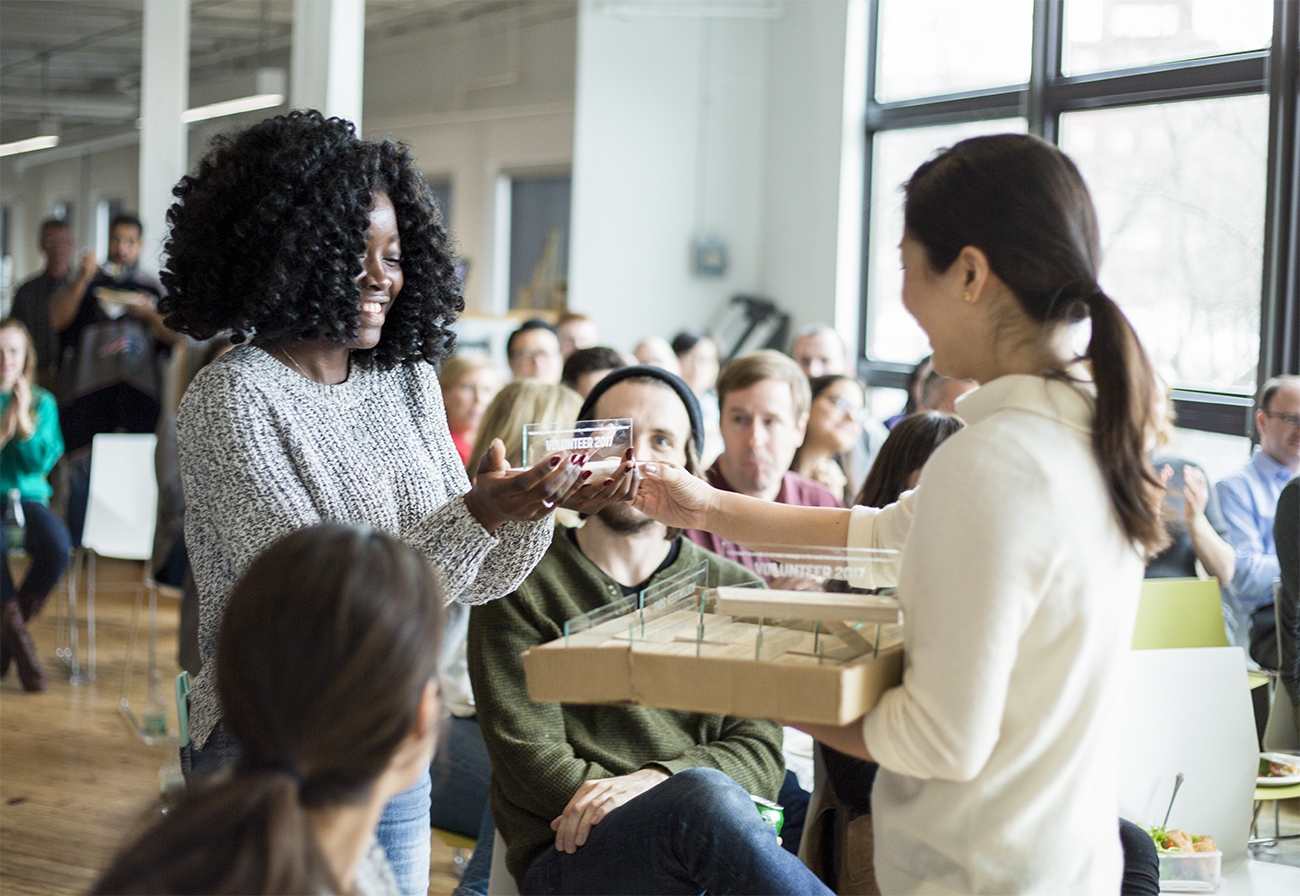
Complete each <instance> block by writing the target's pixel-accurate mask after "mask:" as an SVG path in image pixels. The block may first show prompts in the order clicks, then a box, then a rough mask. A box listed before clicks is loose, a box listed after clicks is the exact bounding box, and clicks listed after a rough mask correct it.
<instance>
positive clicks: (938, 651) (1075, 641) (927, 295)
mask: <svg viewBox="0 0 1300 896" xmlns="http://www.w3.org/2000/svg"><path fill="white" fill-rule="evenodd" d="M905 190H906V200H905V205H904V232H903V240H902V245H901V247H900V248H901V252H902V259H903V304H904V306H905V307H906V308H907V310H908V311H909V312H910V313H911V314H912V315H913V316H914V317H915V318H916V320H917V322H918V323H920V325H921V327H922V328H923V329H924V330H925V331H926V333H927V334H928V335H929V337H930V343H931V345H932V346H933V349H934V369H935V371H936V372H937V373H939V374H941V375H943V376H949V377H955V378H960V379H973V380H975V381H977V382H979V383H980V384H981V385H980V388H979V389H977V390H976V391H974V392H971V393H969V394H968V395H966V396H964V397H963V398H962V399H961V400H960V401H959V402H958V405H957V413H958V414H960V415H961V417H962V418H963V419H964V420H965V421H966V423H967V426H966V428H965V429H963V430H962V431H961V432H959V433H956V434H955V435H953V436H952V437H951V438H949V439H948V440H947V441H946V442H944V444H943V445H941V446H940V447H939V448H938V450H936V451H935V452H934V454H933V455H932V456H931V458H930V460H929V462H928V463H927V464H926V466H925V468H924V470H923V471H922V473H921V477H920V481H919V482H918V484H917V487H916V489H915V490H913V491H910V492H907V493H905V494H904V495H903V496H902V498H900V499H899V501H898V502H897V503H895V504H892V505H890V506H888V507H885V508H881V509H876V508H866V507H855V508H852V509H851V510H835V509H826V508H805V507H790V506H786V505H779V504H768V503H764V502H759V501H754V500H752V499H748V498H745V497H744V496H742V495H736V494H728V493H721V492H717V491H715V490H713V489H710V488H709V487H708V486H707V485H705V484H703V483H701V482H699V481H698V480H695V479H693V478H692V477H689V476H686V475H683V473H682V471H681V470H679V469H677V468H675V467H673V466H671V465H669V464H662V463H654V464H646V465H645V466H644V467H643V468H642V472H643V474H644V476H645V479H644V480H643V482H642V485H641V490H640V492H639V493H638V495H637V497H636V500H635V504H636V506H637V507H639V508H641V509H642V510H643V511H645V512H646V513H648V514H650V515H651V516H653V517H655V518H657V519H659V520H661V521H663V522H665V523H667V524H668V525H671V526H681V527H683V528H695V529H705V530H708V531H712V532H716V533H718V534H720V535H722V536H723V537H725V538H727V539H729V540H732V541H736V542H739V543H741V544H745V543H750V544H755V543H771V542H773V541H783V542H788V541H791V540H797V541H799V542H801V543H805V544H849V545H853V546H857V547H876V548H881V547H887V548H902V551H901V554H900V561H899V563H898V566H897V569H896V570H888V571H886V572H883V573H881V574H880V576H879V578H880V581H878V582H876V583H875V584H890V582H889V581H888V579H889V578H891V577H892V576H894V575H896V577H897V584H898V596H899V601H900V602H901V604H902V607H903V612H904V618H905V620H906V625H905V629H904V631H905V645H904V646H905V656H906V664H905V668H904V672H903V681H902V684H901V685H900V686H899V687H896V688H893V689H891V690H890V691H888V692H886V693H885V694H884V695H883V696H882V698H881V700H880V702H879V703H878V704H877V705H876V706H875V708H873V709H872V710H871V711H870V712H869V713H867V714H866V716H864V717H863V718H862V719H859V720H857V721H855V722H852V723H850V724H848V725H846V726H843V727H834V726H817V725H801V726H799V727H803V728H805V729H806V730H808V731H809V732H810V733H812V734H813V735H814V736H815V737H817V738H818V739H820V740H822V741H823V742H825V743H826V744H828V745H830V746H832V747H834V748H835V749H837V750H839V751H841V752H843V753H847V754H850V755H856V756H860V757H862V758H866V759H873V760H874V761H875V762H877V763H879V765H880V773H879V775H878V776H877V778H876V783H875V788H874V791H873V794H872V805H873V815H874V821H875V870H876V877H877V880H878V881H879V882H880V884H881V889H882V891H883V892H885V893H901V892H914V891H919V890H924V891H927V892H928V891H935V892H961V893H1025V892H1040V891H1047V890H1051V891H1060V892H1067V893H1094V892H1096V893H1101V892H1118V891H1119V889H1120V867H1121V856H1120V843H1119V838H1118V836H1117V835H1116V829H1115V818H1116V816H1117V815H1118V808H1117V805H1116V791H1117V771H1116V744H1115V739H1114V733H1113V725H1114V719H1113V716H1114V714H1115V711H1116V707H1117V703H1118V697H1119V687H1120V682H1119V680H1118V675H1117V669H1118V667H1119V660H1120V658H1121V657H1122V656H1123V654H1124V652H1125V651H1126V650H1127V648H1128V644H1129V642H1130V640H1131V637H1132V628H1133V620H1134V616H1135V614H1136V609H1137V599H1138V591H1139V589H1140V587H1141V581H1142V569H1143V562H1144V559H1145V557H1146V556H1147V554H1149V553H1151V552H1153V551H1155V550H1157V549H1158V548H1159V547H1160V546H1161V545H1162V544H1163V542H1164V540H1165V537H1166V536H1165V530H1164V525H1163V523H1162V521H1161V518H1160V512H1159V505H1160V497H1161V489H1160V483H1159V480H1158V479H1157V477H1156V475H1155V473H1154V471H1153V470H1152V469H1151V465H1150V462H1149V461H1148V459H1147V453H1146V447H1145V446H1146V440H1147V436H1148V432H1149V430H1150V427H1151V425H1152V410H1153V408H1152V405H1153V386H1154V377H1153V374H1152V370H1151V366H1150V363H1149V362H1148V360H1147V357H1146V355H1145V353H1144V352H1143V350H1142V346H1141V344H1140V343H1139V342H1138V339H1137V336H1136V335H1135V334H1134V332H1133V329H1132V327H1131V326H1130V325H1129V323H1128V321H1127V320H1126V319H1125V317H1124V315H1123V314H1122V313H1121V312H1120V310H1119V308H1118V306H1116V304H1115V303H1114V302H1113V301H1112V300H1111V299H1110V297H1109V296H1107V295H1106V293H1105V292H1104V291H1103V290H1102V288H1101V287H1100V286H1099V285H1098V283H1097V269H1098V265H1099V264H1100V260H1101V259H1100V250H1099V238H1098V230H1097V222H1096V216H1095V213H1094V211H1093V206H1092V201H1091V199H1090V198H1089V196H1088V190H1087V188H1086V187H1085V186H1084V183H1083V179H1082V177H1080V175H1079V171H1078V169H1077V168H1076V167H1075V166H1074V163H1073V162H1071V161H1070V160H1069V159H1068V158H1067V157H1066V156H1065V155H1064V154H1063V153H1062V152H1061V151H1060V150H1058V149H1057V148H1056V147H1054V146H1052V145H1051V144H1049V143H1046V142H1044V141H1042V140H1039V139H1037V138H1035V137H1029V136H1024V135H1015V134H1003V135H998V136H992V137H977V138H974V139H971V140H965V141H963V142H961V143H958V144H957V145H956V146H953V147H951V148H950V149H948V150H945V151H943V152H941V153H939V154H938V155H937V156H935V157H934V158H933V159H931V160H929V161H928V162H926V163H925V164H923V165H922V166H921V167H920V168H918V169H917V171H916V173H915V174H913V176H912V178H911V179H910V180H909V181H908V183H907V185H906V188H905ZM1085 318H1086V319H1088V320H1089V321H1090V323H1091V329H1092V332H1091V337H1090V341H1089V344H1088V350H1087V352H1086V355H1085V357H1083V358H1079V357H1076V356H1075V354H1074V352H1073V350H1072V347H1071V345H1072V343H1071V339H1070V328H1071V325H1072V324H1074V323H1076V322H1078V321H1082V320H1084V319H1085Z"/></svg>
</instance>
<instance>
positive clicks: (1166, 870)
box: [1160, 851, 1223, 890]
mask: <svg viewBox="0 0 1300 896" xmlns="http://www.w3.org/2000/svg"><path fill="white" fill-rule="evenodd" d="M1222 865H1223V853H1222V852H1218V851H1216V852H1162V853H1160V884H1161V886H1160V889H1161V890H1165V889H1173V888H1172V887H1166V886H1165V882H1166V881H1169V882H1173V881H1200V882H1203V883H1207V884H1213V885H1214V886H1215V887H1217V886H1218V884H1219V874H1220V872H1221V870H1222Z"/></svg>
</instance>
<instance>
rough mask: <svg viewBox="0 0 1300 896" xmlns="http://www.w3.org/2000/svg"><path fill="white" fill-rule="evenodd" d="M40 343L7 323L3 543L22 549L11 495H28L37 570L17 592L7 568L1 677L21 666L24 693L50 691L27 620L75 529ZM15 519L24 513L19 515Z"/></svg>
mask: <svg viewBox="0 0 1300 896" xmlns="http://www.w3.org/2000/svg"><path fill="white" fill-rule="evenodd" d="M35 373H36V346H35V345H34V344H33V343H32V336H31V334H30V333H29V332H27V327H25V326H24V325H23V324H22V322H21V321H19V320H17V319H15V318H12V317H7V318H5V319H4V320H0V498H2V499H3V506H4V520H5V524H4V546H5V548H6V550H7V549H8V548H9V547H10V546H11V545H12V546H14V547H17V546H18V545H17V540H18V535H17V533H14V532H11V531H10V530H11V526H10V524H9V520H10V518H11V508H10V506H9V505H10V497H11V496H12V495H13V493H14V492H17V493H18V494H19V495H20V496H21V501H20V502H19V503H20V504H21V506H22V518H23V520H24V522H25V526H24V531H23V533H22V546H23V548H24V549H25V550H26V551H27V554H28V556H29V557H31V565H30V566H29V567H28V569H27V575H26V576H25V577H24V578H23V582H22V585H20V586H18V587H17V588H15V587H14V581H13V578H12V576H11V575H10V572H9V564H8V563H7V562H5V563H0V570H2V571H0V599H2V601H3V602H2V603H0V676H2V675H6V674H8V672H9V663H10V661H16V662H17V663H18V677H19V679H20V680H21V681H22V684H23V688H24V690H28V691H43V690H45V683H46V682H45V673H44V671H42V669H41V664H40V662H39V661H38V660H37V658H36V648H35V646H34V645H33V644H32V639H31V637H30V636H29V635H28V634H27V625H26V623H27V620H28V619H31V618H32V617H33V616H35V615H36V613H37V612H38V611H39V610H40V608H41V607H42V606H43V605H44V604H45V599H46V598H47V597H49V595H50V591H51V590H52V589H53V588H54V585H55V583H56V582H58V581H59V577H60V576H62V575H63V571H64V570H65V569H66V568H67V566H68V551H69V550H70V548H71V539H70V538H69V536H68V527H67V526H65V525H64V524H63V521H62V520H61V519H59V518H58V517H57V516H55V515H54V514H53V513H51V512H50V508H49V506H48V505H49V503H50V484H49V482H48V481H46V476H48V475H49V472H50V470H51V469H52V468H53V467H54V464H55V462H56V461H58V459H59V458H60V457H61V456H62V455H63V435H62V433H61V432H60V431H59V410H58V406H57V405H56V404H55V402H54V396H53V395H51V394H50V393H49V392H47V391H45V390H44V389H42V388H41V387H40V386H37V385H35V383H34V382H33V380H34V379H35ZM12 516H13V517H16V516H17V514H16V513H13V514H12Z"/></svg>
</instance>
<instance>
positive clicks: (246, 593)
mask: <svg viewBox="0 0 1300 896" xmlns="http://www.w3.org/2000/svg"><path fill="white" fill-rule="evenodd" d="M442 605H443V593H442V588H441V586H440V585H439V584H438V581H437V579H436V576H435V574H434V572H433V569H432V567H430V565H429V563H428V561H427V560H425V559H424V558H423V557H422V556H421V555H420V554H418V553H416V552H415V551H414V550H413V549H411V548H409V547H407V546H405V545H403V544H402V543H401V542H399V541H397V540H396V539H395V538H393V537H391V536H388V535H385V534H383V533H380V532H377V531H374V530H371V529H369V528H364V527H350V526H343V525H338V524H324V525H318V526H313V527H311V528H307V529H300V530H298V531H296V532H294V533H292V534H290V535H287V536H285V537H284V538H282V539H280V540H279V541H278V542H276V543H275V544H274V545H272V546H271V547H270V548H269V549H267V551H266V552H265V553H263V554H262V555H261V556H260V557H258V558H257V559H256V560H254V561H253V563H252V564H251V565H250V566H249V568H248V571H247V573H246V574H245V575H244V577H243V578H242V579H241V580H240V582H239V584H238V585H237V586H236V587H235V590H234V592H233V593H232V595H231V597H230V603H229V605H228V606H227V608H226V612H225V617H224V619H223V621H222V625H221V631H220V634H219V636H218V637H219V643H220V650H219V651H218V653H217V670H216V672H217V686H218V689H219V691H220V694H221V699H222V705H223V706H224V707H225V717H224V718H225V724H227V725H228V726H229V727H230V729H231V732H232V733H233V734H234V735H236V736H237V737H238V738H239V743H240V745H241V749H242V752H241V756H240V763H239V765H238V766H236V767H235V768H234V769H233V770H232V772H231V773H230V775H229V776H228V777H224V778H223V777H220V776H216V777H212V778H209V779H207V780H205V781H204V782H203V783H202V784H198V785H195V786H194V787H193V788H192V789H191V790H190V792H189V793H188V794H187V795H186V796H185V797H184V798H183V800H182V801H181V802H180V804H179V805H177V806H175V807H174V808H171V809H170V810H169V811H168V812H167V814H166V815H164V816H162V817H161V818H159V819H158V820H157V821H156V822H155V823H154V824H153V825H152V826H151V827H150V828H149V829H148V830H147V831H145V832H144V833H143V834H142V835H141V836H140V837H139V838H138V839H137V840H136V841H135V842H134V843H133V844H132V845H131V846H129V847H128V848H126V849H125V850H123V852H122V853H121V854H120V855H119V856H118V858H117V860H116V861H115V862H114V863H113V865H112V867H111V868H109V870H108V871H107V872H106V873H105V875H104V877H103V878H101V879H100V881H99V882H98V884H96V886H95V892H96V893H359V894H396V893H398V892H399V890H398V887H397V881H396V879H395V878H394V877H393V873H392V870H391V869H390V868H389V866H388V863H387V860H386V859H385V857H384V852H383V850H382V849H381V848H380V847H379V845H378V842H377V841H376V840H375V836H374V832H375V827H376V825H378V823H379V817H380V814H381V812H382V811H383V807H384V804H385V803H386V802H387V801H388V800H389V799H390V798H392V797H393V796H394V795H395V794H398V793H401V792H402V791H403V790H405V789H407V788H409V787H410V786H411V784H412V782H414V781H415V780H416V779H418V778H419V777H420V776H421V775H423V774H424V773H426V772H427V771H428V769H429V763H430V761H431V760H432V758H433V751H434V744H435V743H436V739H437V733H438V728H439V720H440V718H441V711H442V707H441V701H440V698H439V689H438V681H437V670H438V644H439V640H440V638H441V633H442Z"/></svg>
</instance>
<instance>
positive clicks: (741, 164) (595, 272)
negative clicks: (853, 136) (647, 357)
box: [569, 2, 768, 349]
mask: <svg viewBox="0 0 1300 896" xmlns="http://www.w3.org/2000/svg"><path fill="white" fill-rule="evenodd" d="M706 40H707V42H708V53H707V56H708V59H707V61H706V58H705V56H706V53H705V49H706V48H705V42H706ZM767 53H768V29H767V23H766V22H765V21H762V20H753V19H708V18H703V17H698V16H697V17H686V16H683V17H654V16H650V15H646V16H638V17H632V18H626V19H624V18H619V17H617V16H615V15H613V14H611V13H609V12H607V11H606V10H605V9H604V8H602V7H600V6H598V5H596V4H593V3H590V2H584V3H583V4H582V5H581V6H580V8H579V14H578V85H577V99H576V103H577V109H576V113H575V115H576V121H575V127H574V182H573V218H572V233H571V237H570V245H571V250H570V256H569V305H570V307H571V308H573V309H575V310H578V311H582V312H585V313H587V314H589V315H591V316H592V317H594V318H595V319H596V321H597V322H598V324H599V325H600V329H601V333H602V341H604V342H607V343H609V344H610V345H613V346H614V347H616V348H624V349H627V348H631V347H632V345H634V344H635V343H636V342H637V341H638V340H639V339H640V338H642V337H644V336H647V335H652V334H654V335H662V336H668V337H671V336H672V335H673V333H674V332H675V331H676V330H678V329H680V328H681V327H683V326H688V325H699V324H701V323H707V322H708V321H709V319H710V318H711V317H712V315H713V313H714V311H715V310H716V309H717V308H718V307H719V306H720V305H721V304H722V303H723V302H724V301H725V300H726V298H727V297H728V296H730V295H731V294H733V293H736V292H741V291H752V290H755V289H757V288H758V286H759V271H760V267H761V265H760V261H759V249H760V246H759V234H760V229H761V225H760V217H761V213H762V146H763V133H764V131H763V121H764V114H765V103H764V90H765V86H766V69H765V62H766V59H767ZM706 64H707V65H708V70H707V71H705V70H704V66H705V65H706ZM702 102H707V103H709V111H708V114H707V116H705V115H702V114H701V103H702ZM705 119H707V121H706V122H705ZM702 122H704V123H705V130H702V129H701V126H702ZM701 152H705V157H704V159H703V160H702V161H701V158H700V153H701ZM697 199H702V202H701V203H700V204H699V205H698V206H697ZM700 231H703V232H706V233H712V234H714V235H716V236H718V237H721V238H722V239H724V240H725V241H726V243H727V245H728V247H729V250H730V266H729V269H728V271H727V274H726V275H725V276H724V277H721V278H700V277H695V276H693V275H692V274H691V271H690V254H689V252H690V245H691V239H692V237H693V236H695V235H696V234H697V233H698V232H700Z"/></svg>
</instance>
